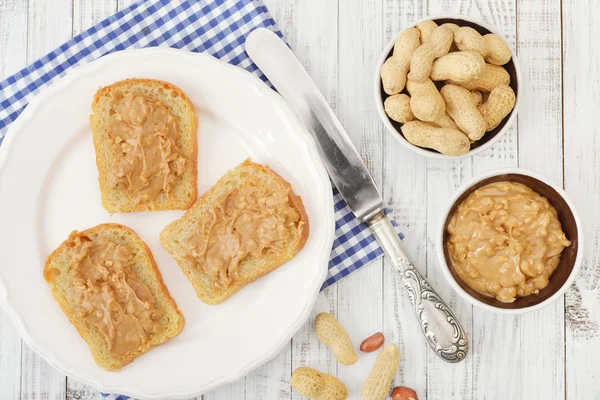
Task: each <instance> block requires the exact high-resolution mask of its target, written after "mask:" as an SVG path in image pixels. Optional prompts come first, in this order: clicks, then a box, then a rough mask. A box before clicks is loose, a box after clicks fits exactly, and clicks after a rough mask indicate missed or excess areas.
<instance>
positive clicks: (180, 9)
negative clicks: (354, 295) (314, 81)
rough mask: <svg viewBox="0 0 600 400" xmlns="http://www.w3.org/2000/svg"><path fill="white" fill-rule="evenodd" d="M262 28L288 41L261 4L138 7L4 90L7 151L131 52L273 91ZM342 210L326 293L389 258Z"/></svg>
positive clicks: (340, 204)
mask: <svg viewBox="0 0 600 400" xmlns="http://www.w3.org/2000/svg"><path fill="white" fill-rule="evenodd" d="M257 27H266V28H270V29H272V30H273V31H275V32H276V33H277V34H279V35H280V36H281V32H279V30H278V29H277V27H276V25H275V21H273V19H272V18H271V16H270V15H269V13H268V11H267V9H266V7H265V6H264V5H263V4H262V3H261V2H260V0H141V1H139V2H137V3H134V4H132V5H131V6H130V7H128V8H126V9H124V10H122V11H119V12H118V13H117V14H115V15H113V16H112V17H109V18H107V19H105V20H104V21H102V22H100V23H99V24H97V25H95V26H93V27H91V28H89V29H88V30H86V31H85V32H83V33H81V34H80V35H78V36H76V37H74V38H73V39H71V40H69V41H68V42H66V43H65V44H63V45H62V46H60V47H59V48H57V49H55V50H54V51H52V52H50V53H48V54H47V55H45V56H44V57H42V58H41V59H39V60H37V61H35V62H34V63H33V64H31V65H29V66H27V67H26V68H24V69H23V70H21V71H19V72H18V73H16V74H15V75H13V76H11V77H9V78H7V79H6V80H4V81H2V82H0V144H1V143H2V140H3V139H4V135H5V134H6V131H7V130H8V126H9V125H10V124H11V123H12V122H13V121H14V120H15V119H16V118H17V117H18V116H19V114H20V113H21V112H22V111H23V109H24V108H25V107H26V106H27V104H28V103H29V102H30V101H31V99H32V98H33V97H34V96H35V95H36V94H37V93H38V92H39V91H40V90H41V89H43V88H45V87H47V86H48V85H50V84H51V83H53V82H55V81H56V80H58V79H59V78H60V77H61V76H64V75H65V74H66V73H67V72H69V71H70V70H71V69H73V68H74V67H76V66H79V65H82V64H85V63H88V62H90V61H92V60H95V59H96V58H98V57H101V56H103V55H105V54H108V53H112V52H114V51H119V50H124V49H127V48H141V47H152V46H165V47H173V48H179V49H185V50H188V51H195V52H207V53H209V54H212V55H213V56H215V57H217V58H219V59H221V60H223V61H226V62H228V63H230V64H233V65H237V66H240V67H242V68H245V69H246V70H248V71H250V72H252V73H254V74H256V75H257V76H259V77H260V78H261V79H262V80H263V81H265V82H267V84H269V82H268V81H267V79H266V78H265V77H264V75H262V74H261V73H260V71H259V70H258V68H257V67H256V65H254V64H253V63H252V62H251V61H250V59H249V58H248V55H247V54H246V52H245V50H244V42H245V40H246V36H247V34H248V33H249V32H250V31H252V30H253V29H255V28H257ZM334 207H335V220H336V226H335V227H336V229H335V235H336V238H335V241H334V244H333V249H332V253H331V259H330V261H329V273H328V275H327V279H326V281H325V283H324V284H323V289H324V288H326V287H328V286H330V285H331V284H333V283H335V282H337V281H338V280H340V279H341V278H343V277H345V276H347V275H348V274H350V273H351V272H353V271H355V270H357V269H358V268H360V267H362V266H363V265H365V264H367V263H369V262H370V261H373V260H375V259H376V258H378V257H381V255H382V254H383V252H382V250H381V249H380V248H379V246H378V245H377V243H376V241H375V239H374V237H373V235H372V234H371V232H370V231H369V229H368V228H367V227H366V226H365V225H364V224H361V223H359V222H358V221H357V220H356V219H355V218H354V216H353V215H352V213H351V212H350V210H349V209H348V207H347V206H346V203H345V202H344V201H343V199H342V198H341V197H340V195H339V193H337V191H336V190H334ZM103 396H105V397H106V398H108V399H110V400H112V399H119V400H122V399H126V397H124V396H115V395H103Z"/></svg>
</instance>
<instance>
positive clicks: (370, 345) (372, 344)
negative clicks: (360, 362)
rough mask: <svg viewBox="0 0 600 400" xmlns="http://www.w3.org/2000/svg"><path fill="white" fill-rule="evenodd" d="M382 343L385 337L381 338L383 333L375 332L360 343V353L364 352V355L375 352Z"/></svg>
mask: <svg viewBox="0 0 600 400" xmlns="http://www.w3.org/2000/svg"><path fill="white" fill-rule="evenodd" d="M384 341H385V337H384V336H383V333H381V332H377V333H375V334H373V335H371V336H369V337H368V338H366V339H365V340H363V341H362V343H361V344H360V351H364V352H365V353H370V352H372V351H375V350H377V349H378V348H380V347H381V346H383V342H384Z"/></svg>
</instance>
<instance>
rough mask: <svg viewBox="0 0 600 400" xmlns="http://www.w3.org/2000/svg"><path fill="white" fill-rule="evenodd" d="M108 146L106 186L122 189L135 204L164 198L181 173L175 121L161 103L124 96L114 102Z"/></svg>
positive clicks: (183, 165) (181, 165)
mask: <svg viewBox="0 0 600 400" xmlns="http://www.w3.org/2000/svg"><path fill="white" fill-rule="evenodd" d="M109 124H110V125H109V130H108V139H107V141H108V143H109V144H110V148H111V150H112V153H113V157H114V163H113V165H112V168H111V170H110V172H109V175H108V176H109V184H111V185H112V186H113V187H118V188H122V189H125V190H126V191H127V193H128V194H129V196H130V197H132V198H133V199H135V200H136V201H137V202H138V203H143V202H148V201H152V200H154V199H156V197H157V196H158V195H159V194H160V193H162V192H164V193H166V194H167V195H169V194H170V192H171V190H173V187H174V186H175V183H176V182H177V177H178V176H180V175H181V174H183V171H184V170H185V164H186V160H185V158H184V157H182V156H181V155H180V154H179V150H178V148H177V137H178V132H177V121H176V120H175V117H173V114H171V112H170V111H169V109H168V108H167V107H166V106H164V105H163V104H161V103H159V102H156V101H153V100H150V99H148V98H146V97H144V96H141V95H134V94H133V93H126V94H125V96H124V97H123V98H121V99H119V100H118V101H117V102H115V104H114V106H113V108H112V110H111V117H110V122H109Z"/></svg>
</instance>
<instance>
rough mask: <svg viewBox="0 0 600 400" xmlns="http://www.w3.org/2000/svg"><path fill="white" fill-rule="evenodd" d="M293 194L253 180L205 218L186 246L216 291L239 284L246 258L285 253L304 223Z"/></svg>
mask: <svg viewBox="0 0 600 400" xmlns="http://www.w3.org/2000/svg"><path fill="white" fill-rule="evenodd" d="M288 192H289V191H288V190H287V189H285V188H283V187H281V186H278V185H277V184H276V183H271V184H266V185H265V184H264V183H263V184H259V183H258V182H257V181H256V180H254V179H253V178H249V179H247V180H246V182H245V183H244V185H243V186H242V187H240V188H236V189H233V190H231V191H230V192H229V193H227V194H225V195H222V196H221V197H220V198H219V199H218V200H217V201H216V203H215V206H214V207H213V208H212V209H208V210H206V211H205V212H204V213H203V214H202V216H201V218H200V221H199V223H198V227H197V228H196V230H195V233H194V234H193V235H192V236H191V237H190V238H189V239H188V240H187V241H186V242H185V247H186V249H187V252H188V256H189V257H190V259H192V260H193V261H195V263H196V268H199V269H200V271H203V272H205V273H206V274H208V275H209V276H210V278H211V281H212V284H213V286H214V287H216V288H223V289H224V288H227V287H228V286H229V285H230V284H231V283H232V282H233V281H234V280H236V279H238V278H239V275H238V272H239V271H238V269H239V268H238V267H239V263H240V262H241V261H242V260H244V259H245V258H246V257H257V258H258V257H261V256H262V255H263V254H265V253H266V252H281V251H283V249H284V243H285V242H286V241H288V240H289V239H290V238H291V236H292V234H293V230H294V229H296V226H297V224H301V223H302V222H298V221H299V220H300V216H299V214H298V212H297V211H296V209H295V208H294V207H292V205H291V204H290V199H289V195H288Z"/></svg>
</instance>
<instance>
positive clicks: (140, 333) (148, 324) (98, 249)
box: [69, 234, 162, 357]
mask: <svg viewBox="0 0 600 400" xmlns="http://www.w3.org/2000/svg"><path fill="white" fill-rule="evenodd" d="M71 237H72V239H73V243H74V245H73V247H71V249H70V251H69V256H70V262H69V270H70V273H71V274H72V282H73V292H74V295H73V300H74V301H75V303H76V304H77V312H78V313H79V316H80V317H82V318H85V319H86V320H87V321H88V322H89V323H90V324H92V325H93V326H95V327H96V328H97V329H98V330H99V331H100V332H101V333H102V335H103V336H104V338H105V339H106V342H107V343H108V347H109V351H110V354H111V355H113V356H116V357H118V356H122V355H124V354H126V353H127V352H129V351H130V350H137V349H139V348H140V347H141V346H143V345H144V344H145V343H147V341H148V338H149V336H150V335H151V334H152V333H158V332H159V331H160V329H161V327H160V325H159V324H158V322H157V321H158V320H159V319H160V318H161V316H162V313H161V311H160V310H158V308H157V307H156V305H155V302H154V299H153V297H152V294H151V293H150V291H149V290H148V287H147V286H146V285H145V284H144V283H143V282H142V281H140V280H139V278H138V276H137V273H136V272H135V270H134V265H135V262H134V254H133V252H132V250H131V248H130V247H129V246H127V245H121V244H117V243H114V242H112V241H107V240H105V239H103V238H101V237H89V236H85V235H81V236H77V234H74V235H72V236H71Z"/></svg>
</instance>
